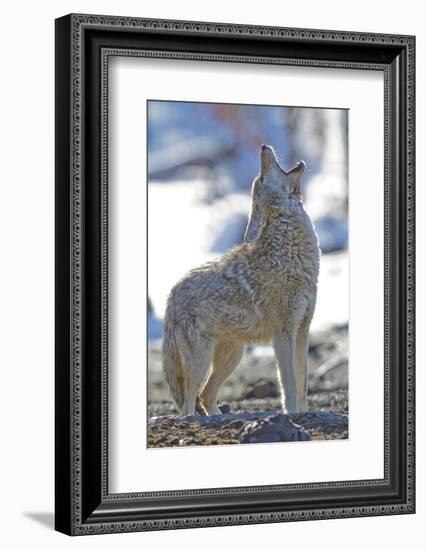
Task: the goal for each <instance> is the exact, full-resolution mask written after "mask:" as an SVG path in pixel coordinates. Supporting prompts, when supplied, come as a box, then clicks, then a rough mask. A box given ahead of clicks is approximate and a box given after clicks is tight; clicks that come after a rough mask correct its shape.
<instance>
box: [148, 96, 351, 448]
mask: <svg viewBox="0 0 426 550" xmlns="http://www.w3.org/2000/svg"><path fill="white" fill-rule="evenodd" d="M146 109H147V151H146V154H147V185H146V187H147V205H148V206H147V218H148V219H147V229H148V231H147V241H148V242H147V316H148V319H147V342H148V346H147V347H148V349H147V370H148V372H147V382H148V383H147V403H148V411H147V447H148V448H164V447H188V446H205V445H228V444H244V443H275V442H277V443H278V442H307V441H315V440H337V439H338V440H342V439H348V438H349V437H350V433H349V391H350V388H349V383H348V381H349V377H348V373H349V367H348V365H349V353H348V339H349V330H350V324H349V254H350V246H349V242H350V235H349V231H348V215H349V182H348V162H349V159H348V124H349V110H348V109H342V108H333V107H327V108H325V107H324V108H318V107H316V108H313V107H309V106H304V105H303V106H286V105H251V104H232V103H205V102H196V101H173V100H155V99H149V100H148V101H147V105H146ZM140 184H141V185H145V182H143V181H141V182H140ZM141 368H145V365H141Z"/></svg>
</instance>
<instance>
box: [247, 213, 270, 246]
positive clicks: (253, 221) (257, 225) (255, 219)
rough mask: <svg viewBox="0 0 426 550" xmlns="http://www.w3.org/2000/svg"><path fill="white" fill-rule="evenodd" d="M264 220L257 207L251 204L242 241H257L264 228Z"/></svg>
mask: <svg viewBox="0 0 426 550" xmlns="http://www.w3.org/2000/svg"><path fill="white" fill-rule="evenodd" d="M265 225H266V220H265V218H264V216H263V215H262V214H261V212H260V210H259V208H258V207H256V206H253V207H252V209H251V213H250V218H249V221H248V224H247V228H246V232H245V235H244V241H245V242H246V243H251V242H253V241H257V240H258V239H259V238H260V236H261V235H262V232H263V230H264V228H265Z"/></svg>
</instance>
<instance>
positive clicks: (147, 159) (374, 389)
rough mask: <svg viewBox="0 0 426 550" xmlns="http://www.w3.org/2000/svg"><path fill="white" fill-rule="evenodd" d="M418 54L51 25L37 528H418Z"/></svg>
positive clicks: (386, 46)
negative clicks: (50, 200) (411, 516)
mask: <svg viewBox="0 0 426 550" xmlns="http://www.w3.org/2000/svg"><path fill="white" fill-rule="evenodd" d="M414 56H415V39H414V37H413V36H399V35H381V34H366V33H354V32H342V31H328V30H327V31H325V30H307V29H289V28H278V27H260V26H256V27H254V26H245V25H234V24H232V25H229V24H218V23H202V22H188V21H168V20H151V19H149V20H148V19H138V18H127V17H116V16H114V17H109V16H97V15H80V14H72V15H68V16H65V17H62V18H60V19H57V20H56V172H55V174H56V383H55V392H56V429H55V439H56V444H55V452H56V474H55V476H56V479H55V484H56V514H55V516H56V529H57V530H59V531H61V532H64V533H66V534H70V535H85V534H94V533H96V534H99V533H119V532H125V531H144V530H155V529H178V528H188V527H204V526H219V525H238V524H247V523H266V522H284V521H299V520H313V519H327V518H341V517H359V516H372V515H384V514H406V513H414V510H415V499H414V493H415V487H414V486H415V481H414V284H415V283H414V182H415V158H414V154H415V142H414V140H415V112H414V108H415V96H414V93H415V89H414V84H415V82H414V80H415V73H414V69H415V58H414Z"/></svg>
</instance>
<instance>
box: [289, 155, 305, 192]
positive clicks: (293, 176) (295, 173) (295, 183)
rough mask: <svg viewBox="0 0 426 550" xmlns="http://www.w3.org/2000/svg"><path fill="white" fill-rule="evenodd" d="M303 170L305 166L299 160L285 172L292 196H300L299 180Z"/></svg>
mask: <svg viewBox="0 0 426 550" xmlns="http://www.w3.org/2000/svg"><path fill="white" fill-rule="evenodd" d="M305 169H306V164H305V162H304V161H303V160H301V161H299V162H298V163H297V164H296V166H294V167H293V168H291V169H290V170H289V171H288V172H287V177H288V180H289V182H290V192H291V193H292V194H294V195H302V190H301V186H300V180H301V179H302V176H303V173H304V172H305Z"/></svg>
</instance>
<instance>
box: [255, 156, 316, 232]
mask: <svg viewBox="0 0 426 550" xmlns="http://www.w3.org/2000/svg"><path fill="white" fill-rule="evenodd" d="M305 167H306V166H305V163H304V162H303V160H301V161H300V162H298V163H297V164H296V166H294V167H293V168H291V169H290V170H289V171H288V172H286V171H285V170H283V169H282V168H281V166H280V165H279V164H278V161H277V157H276V156H275V152H274V150H273V148H272V147H271V146H270V145H262V147H261V152H260V174H258V175H257V176H256V177H255V179H254V181H253V185H252V190H251V213H250V218H249V222H248V224H247V229H246V233H245V236H244V240H245V241H246V242H252V241H257V239H259V238H260V236H261V235H262V232H263V230H264V228H265V226H266V224H267V221H268V217H269V214H271V213H272V212H273V211H277V210H286V209H288V204H289V203H288V200H289V199H290V198H301V191H300V178H301V176H302V174H303V172H304V171H305Z"/></svg>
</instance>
